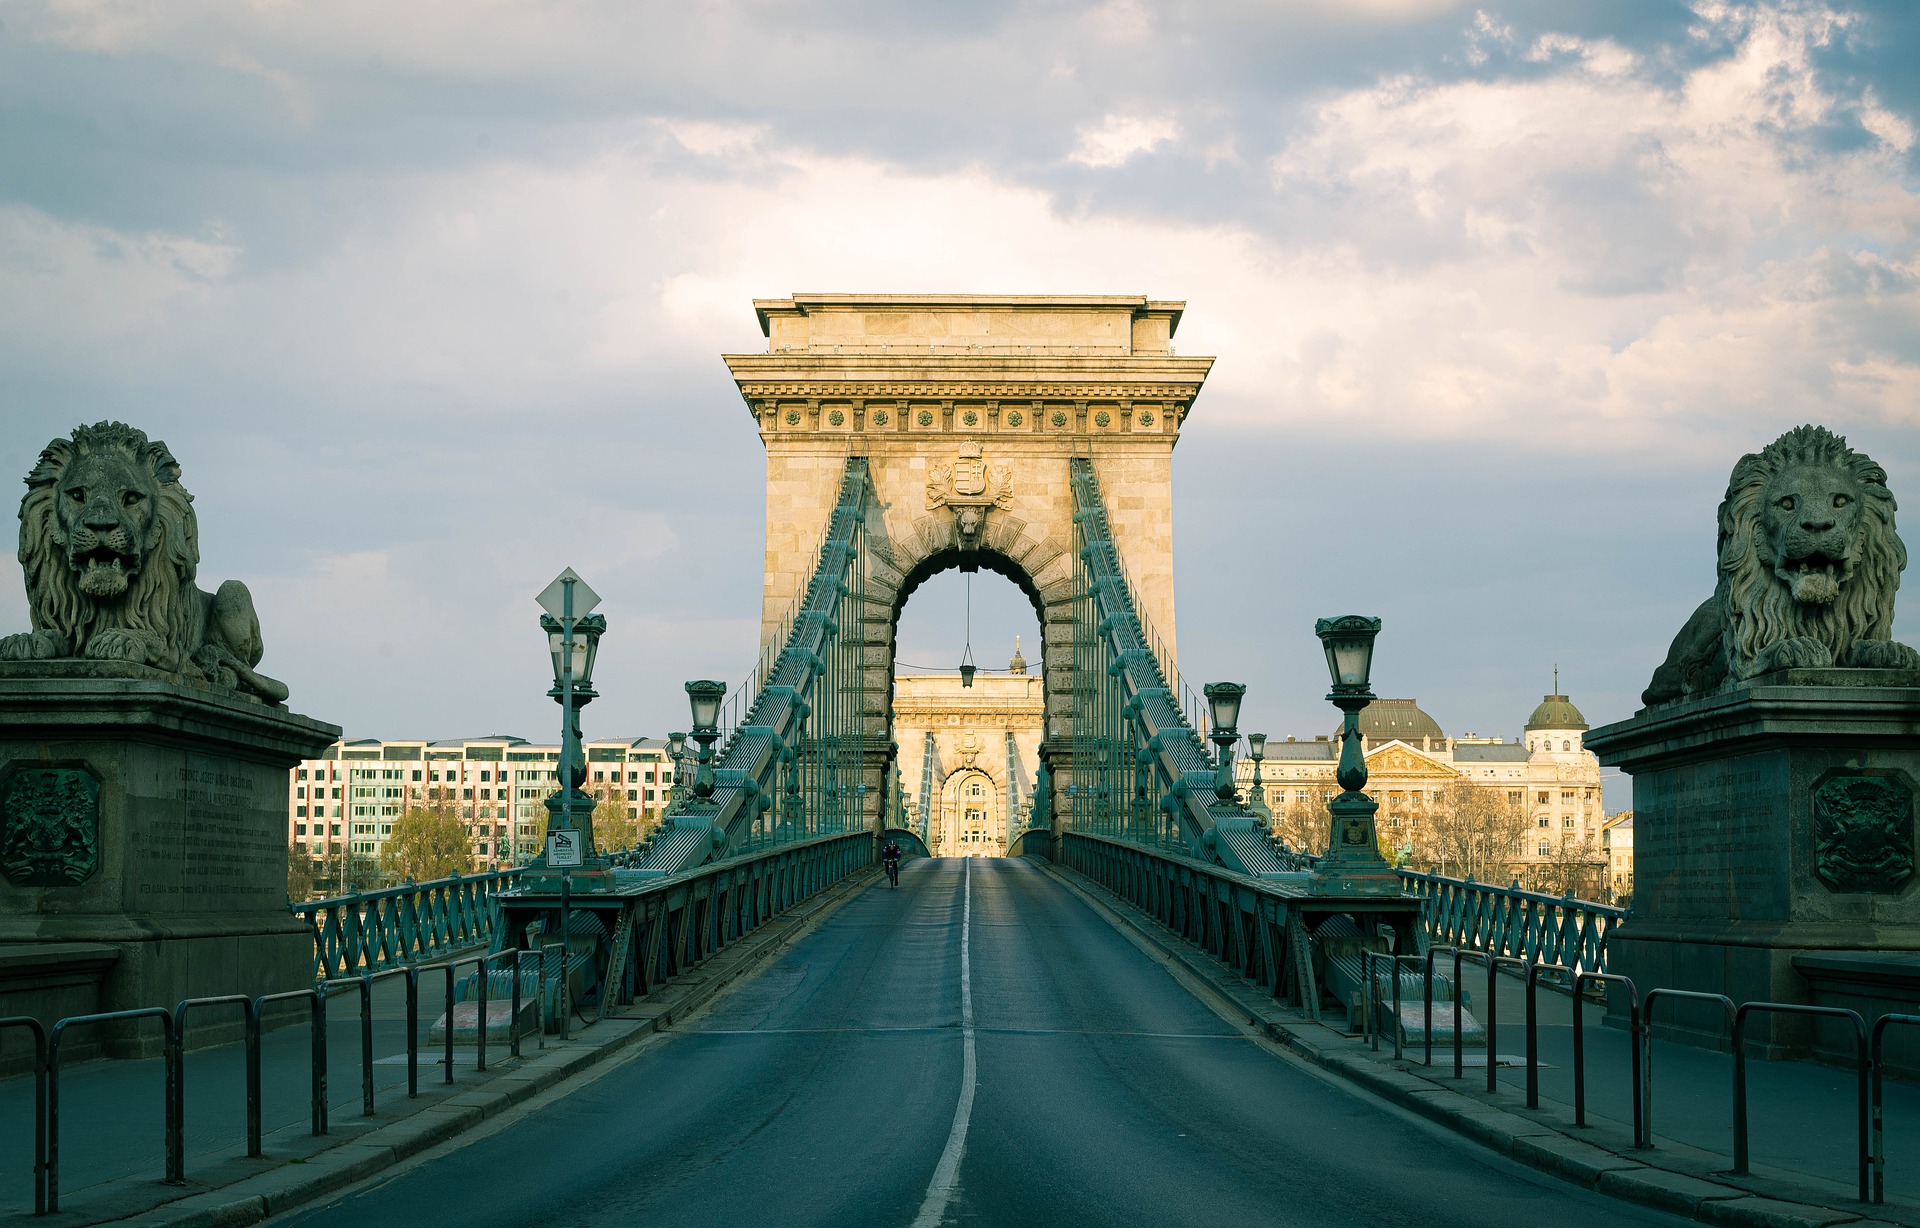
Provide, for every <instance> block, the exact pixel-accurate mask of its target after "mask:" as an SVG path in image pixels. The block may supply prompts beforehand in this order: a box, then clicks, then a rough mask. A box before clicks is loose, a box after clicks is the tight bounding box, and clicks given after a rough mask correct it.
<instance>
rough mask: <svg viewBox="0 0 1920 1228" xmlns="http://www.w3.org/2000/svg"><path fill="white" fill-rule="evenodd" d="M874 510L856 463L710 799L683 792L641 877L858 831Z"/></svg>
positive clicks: (742, 700) (738, 719)
mask: <svg viewBox="0 0 1920 1228" xmlns="http://www.w3.org/2000/svg"><path fill="white" fill-rule="evenodd" d="M872 500H873V483H872V479H871V477H870V476H869V473H868V470H867V462H866V460H865V459H864V458H862V457H849V458H848V459H847V461H846V469H845V472H844V473H843V475H842V477H841V482H840V496H839V499H838V501H837V502H836V504H835V506H834V509H833V513H832V515H831V516H830V517H829V519H828V523H827V530H826V533H825V534H824V535H823V537H822V539H821V543H820V549H819V557H818V559H817V561H816V562H815V565H814V571H813V575H812V576H811V577H810V578H809V579H808V581H807V585H806V587H805V589H803V590H802V595H801V598H800V600H799V601H798V603H797V604H796V605H795V606H794V608H793V610H792V611H791V613H790V614H789V615H787V616H785V617H783V619H782V621H781V630H780V632H779V634H778V639H777V640H775V639H771V638H770V639H769V641H768V643H766V644H763V645H762V646H761V649H760V654H761V655H760V659H759V661H758V662H757V663H756V664H755V666H754V669H753V671H752V673H751V674H750V675H749V676H748V679H747V682H746V683H745V684H744V685H742V686H740V687H738V688H735V690H734V693H733V696H732V698H731V700H730V701H729V704H728V706H727V707H726V709H725V715H724V717H723V734H724V736H723V739H722V742H721V745H720V748H719V751H718V753H717V754H716V755H715V757H714V764H713V775H714V781H715V786H714V791H713V795H712V796H711V797H709V798H698V797H695V796H693V795H692V794H691V792H689V791H683V792H682V796H681V799H680V801H678V802H677V803H675V805H674V806H673V807H672V808H671V809H669V810H668V812H667V814H666V817H665V821H664V823H663V826H662V828H661V829H660V830H659V831H657V832H656V833H655V834H654V837H653V839H652V841H651V843H650V845H649V847H648V849H647V851H646V853H645V856H644V857H643V858H642V859H641V862H640V864H639V865H637V866H635V867H634V868H636V869H640V870H645V871H652V872H655V873H660V874H675V873H678V872H680V871H682V870H685V869H687V868H688V867H691V866H695V865H700V864H702V863H704V862H706V861H709V860H718V859H723V858H726V857H731V856H737V855H740V854H743V853H746V852H749V851H754V850H759V849H764V848H769V847H773V846H776V845H781V844H790V843H794V842H796V841H805V840H813V839H817V838H819V837H822V836H827V835H834V834H838V833H842V832H847V831H851V830H853V829H855V828H856V827H859V826H860V825H861V823H862V821H863V818H864V815H865V814H866V813H867V799H866V793H867V785H866V783H865V781H864V775H865V768H866V760H867V755H866V751H867V746H866V732H865V711H864V699H865V691H864V686H865V678H864V671H865V664H866V663H865V657H864V648H865V643H864V634H865V627H864V622H865V618H866V604H867V550H866V514H867V510H868V508H869V507H870V506H871V504H872Z"/></svg>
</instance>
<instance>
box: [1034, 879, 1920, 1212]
mask: <svg viewBox="0 0 1920 1228" xmlns="http://www.w3.org/2000/svg"><path fill="white" fill-rule="evenodd" d="M1035 861H1036V862H1037V864H1039V866H1040V867H1041V868H1042V869H1043V870H1045V871H1046V872H1047V873H1048V874H1051V875H1053V876H1054V878H1055V879H1057V880H1058V881H1059V882H1060V883H1061V885H1063V886H1065V887H1066V888H1067V889H1068V890H1069V891H1072V892H1073V893H1074V894H1075V895H1077V896H1079V897H1080V899H1081V900H1083V901H1084V902H1085V903H1086V904H1087V905H1088V906H1089V907H1091V908H1092V909H1093V910H1094V911H1095V912H1097V913H1099V914H1100V915H1102V916H1103V917H1105V918H1106V919H1107V920H1108V921H1110V922H1112V923H1113V925H1114V926H1115V927H1116V928H1118V929H1119V930H1120V931H1121V932H1122V934H1124V935H1125V936H1127V937H1128V938H1129V939H1131V940H1132V941H1133V942H1134V944H1135V945H1136V946H1138V947H1140V948H1141V950H1143V951H1145V952H1146V953H1147V954H1148V955H1149V956H1150V957H1152V958H1153V959H1155V960H1156V961H1157V962H1159V963H1161V964H1163V965H1165V966H1166V968H1167V970H1168V972H1169V973H1170V974H1171V975H1172V976H1173V977H1174V979H1175V980H1177V981H1179V982H1180V983H1181V984H1182V985H1183V986H1185V987H1186V988H1187V990H1188V991H1189V992H1190V993H1193V994H1194V996H1196V997H1199V998H1201V999H1203V1000H1208V999H1210V1000H1211V1001H1212V1003H1213V1004H1214V1005H1215V1007H1216V1008H1217V1009H1218V1008H1224V1010H1225V1011H1226V1013H1227V1014H1229V1015H1231V1016H1235V1017H1238V1018H1241V1019H1245V1020H1246V1021H1247V1023H1248V1025H1249V1026H1250V1027H1251V1028H1253V1029H1254V1030H1255V1031H1256V1032H1258V1033H1260V1034H1261V1035H1262V1036H1264V1037H1265V1038H1266V1039H1268V1040H1270V1041H1272V1042H1273V1043H1275V1044H1277V1045H1279V1046H1281V1047H1282V1048H1284V1049H1285V1050H1287V1051H1288V1052H1289V1053H1291V1054H1293V1055H1295V1056H1297V1057H1299V1058H1301V1059H1303V1060H1305V1061H1307V1062H1310V1063H1312V1064H1313V1065H1315V1066H1317V1067H1319V1068H1320V1069H1322V1070H1325V1071H1327V1072H1328V1073H1330V1074H1333V1075H1337V1076H1339V1077H1340V1078H1342V1079H1345V1080H1347V1081H1349V1082H1351V1083H1354V1084H1357V1085H1359V1086H1360V1087H1362V1088H1364V1089H1365V1090H1367V1091H1369V1092H1371V1093H1373V1094H1374V1095H1377V1096H1379V1097H1381V1098H1382V1099H1384V1100H1387V1101H1390V1102H1392V1103H1393V1104H1396V1105H1398V1106H1400V1107H1402V1108H1405V1109H1409V1110H1411V1111H1412V1112H1414V1113H1417V1114H1419V1115H1420V1116H1421V1117H1423V1118H1425V1119H1426V1120H1428V1121H1431V1122H1434V1123H1436V1124H1438V1125H1442V1126H1445V1127H1447V1128H1449V1129H1451V1130H1453V1131H1454V1132H1456V1133H1458V1134H1461V1135H1463V1136H1465V1137H1467V1138H1470V1139H1472V1140H1474V1141H1475V1142H1477V1143H1480V1144H1482V1145H1484V1146H1487V1147H1489V1148H1491V1149H1493V1150H1494V1151H1496V1152H1499V1153H1500V1154H1501V1155H1504V1156H1507V1157H1509V1158H1510V1159H1513V1160H1515V1161H1517V1162H1518V1163H1521V1164H1525V1165H1526V1166H1528V1167H1529V1168H1533V1169H1536V1170H1538V1171H1540V1172H1543V1173H1546V1174H1548V1175H1550V1176H1553V1177H1557V1178H1559V1179H1561V1180H1563V1181H1567V1182H1570V1183H1572V1184H1574V1185H1579V1186H1583V1187H1585V1188H1586V1189H1590V1190H1594V1191H1596V1192H1598V1193H1601V1194H1605V1195H1608V1196H1610V1197H1613V1198H1618V1199H1621V1200H1622V1201H1626V1202H1632V1203H1638V1204H1640V1205H1642V1206H1646V1207H1651V1208H1654V1209H1656V1210H1660V1211H1666V1212H1670V1213H1673V1214H1676V1215H1682V1216H1686V1217H1688V1218H1690V1219H1695V1220H1698V1221H1700V1222H1701V1223H1707V1224H1731V1225H1736V1226H1738V1228H1827V1226H1828V1225H1836V1224H1845V1225H1848V1226H1849V1228H1895V1226H1896V1225H1900V1224H1905V1225H1913V1224H1920V1216H1916V1215H1915V1214H1914V1212H1913V1211H1912V1210H1911V1209H1909V1208H1906V1207H1900V1206H1865V1205H1863V1204H1858V1203H1855V1204H1853V1206H1852V1207H1833V1206H1820V1205H1815V1204H1812V1203H1806V1202H1798V1201H1793V1200H1792V1199H1788V1198H1781V1197H1771V1196H1769V1195H1767V1194H1761V1193H1756V1192H1755V1189H1754V1188H1749V1187H1747V1186H1737V1185H1730V1184H1727V1183H1726V1182H1723V1181H1717V1180H1714V1179H1712V1177H1710V1176H1704V1175H1702V1174H1701V1172H1679V1171H1675V1170H1673V1169H1669V1168H1665V1167H1662V1166H1660V1165H1658V1164H1654V1163H1650V1162H1649V1160H1648V1157H1650V1156H1654V1155H1661V1154H1665V1151H1663V1152H1647V1151H1641V1152H1636V1153H1633V1154H1622V1153H1621V1152H1617V1151H1614V1150H1611V1149H1609V1148H1607V1147H1605V1146H1601V1145H1598V1144H1596V1143H1594V1142H1589V1141H1587V1140H1586V1139H1583V1138H1578V1137H1574V1136H1572V1135H1570V1134H1568V1133H1567V1132H1566V1131H1565V1130H1563V1129H1561V1128H1560V1127H1559V1126H1558V1125H1557V1124H1555V1123H1553V1122H1549V1121H1542V1120H1536V1119H1534V1118H1533V1117H1530V1116H1522V1115H1521V1113H1518V1112H1509V1111H1507V1110H1506V1109H1505V1108H1503V1107H1501V1106H1499V1105H1496V1104H1492V1103H1489V1102H1487V1101H1486V1100H1483V1099H1479V1098H1476V1097H1474V1096H1469V1095H1466V1094H1463V1093H1461V1092H1459V1091H1456V1090H1454V1089H1453V1088H1451V1087H1449V1086H1446V1085H1444V1084H1442V1083H1439V1082H1436V1081H1434V1080H1431V1079H1429V1078H1426V1077H1425V1076H1423V1075H1421V1074H1418V1073H1416V1072H1415V1071H1413V1070H1407V1069H1402V1068H1401V1067H1398V1066H1395V1065H1393V1064H1392V1063H1391V1062H1389V1061H1383V1060H1381V1059H1379V1058H1376V1057H1374V1056H1373V1055H1372V1052H1371V1051H1370V1050H1369V1049H1367V1048H1365V1047H1364V1046H1360V1045H1359V1044H1358V1043H1357V1042H1353V1043H1347V1041H1348V1038H1346V1037H1345V1036H1344V1035H1342V1034H1341V1033H1338V1032H1336V1031H1334V1030H1332V1029H1330V1028H1328V1027H1326V1026H1324V1025H1322V1024H1317V1023H1312V1022H1310V1021H1307V1020H1304V1019H1302V1018H1300V1017H1298V1016H1297V1015H1296V1014H1295V1013H1294V1012H1292V1011H1290V1010H1288V1009H1287V1008H1285V1007H1282V1006H1281V1005H1280V1004H1279V1003H1278V1002H1276V1001H1274V1000H1273V999H1272V998H1270V997H1268V996H1267V994H1266V992H1265V991H1264V990H1261V989H1259V988H1258V987H1256V986H1255V985H1253V984H1252V983H1251V982H1249V981H1247V980H1245V979H1243V978H1241V977H1239V976H1237V975H1236V974H1234V973H1233V972H1232V971H1230V970H1229V969H1228V968H1227V967H1226V966H1225V965H1223V964H1221V963H1219V962H1218V961H1216V960H1215V959H1213V958H1212V957H1211V956H1209V955H1207V954H1206V953H1205V952H1203V951H1202V950H1200V948H1198V947H1196V946H1194V945H1193V944H1191V943H1189V942H1187V941H1186V940H1185V939H1183V938H1181V937H1179V936H1178V935H1176V934H1174V933H1173V932H1172V931H1171V930H1169V929H1167V928H1166V927H1165V926H1163V925H1161V924H1160V923H1159V922H1158V921H1156V920H1154V919H1153V918H1152V917H1149V916H1148V915H1147V914H1145V913H1144V912H1141V911H1140V910H1139V909H1137V908H1135V907H1134V906H1133V905H1132V904H1130V903H1128V902H1126V901H1125V900H1122V899H1120V898H1119V897H1118V896H1115V895H1113V894H1112V893H1110V892H1108V891H1107V890H1106V889H1105V888H1103V887H1101V886H1100V885H1099V884H1097V883H1095V882H1094V881H1093V880H1091V879H1089V878H1086V877H1085V876H1083V875H1081V874H1080V873H1078V872H1077V871H1074V870H1070V869H1068V868H1066V867H1064V866H1059V865H1055V864H1053V863H1052V862H1051V861H1042V860H1040V859H1037V858H1036V859H1035ZM1330 1042H1331V1043H1330ZM1542 1103H1543V1104H1544V1103H1551V1102H1550V1101H1546V1100H1545V1099H1544V1098H1543V1101H1542ZM1671 1150H1672V1151H1673V1152H1676V1153H1684V1154H1686V1155H1688V1156H1689V1157H1692V1156H1698V1157H1705V1156H1706V1153H1699V1152H1691V1151H1690V1149H1685V1148H1680V1147H1674V1148H1672V1149H1671ZM1698 1167H1702V1168H1704V1167H1706V1166H1705V1165H1700V1166H1698ZM1750 1180H1751V1182H1752V1185H1753V1186H1755V1187H1762V1188H1764V1187H1767V1186H1769V1185H1771V1184H1774V1183H1772V1182H1770V1181H1768V1180H1767V1179H1765V1178H1751V1179H1750ZM1775 1192H1777V1191H1775ZM1814 1192H1816V1191H1810V1190H1807V1191H1796V1193H1801V1194H1807V1193H1814ZM1889 1214H1891V1215H1894V1216H1897V1217H1898V1218H1897V1219H1876V1218H1873V1217H1874V1216H1875V1215H1889Z"/></svg>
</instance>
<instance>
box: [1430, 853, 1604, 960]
mask: <svg viewBox="0 0 1920 1228" xmlns="http://www.w3.org/2000/svg"><path fill="white" fill-rule="evenodd" d="M1400 879H1401V881H1402V882H1404V883H1405V884H1406V885H1407V890H1408V891H1410V892H1412V893H1413V894H1415V895H1417V896H1419V897H1420V898H1421V899H1422V900H1424V901H1425V904H1424V906H1423V907H1422V910H1421V911H1422V913H1423V914H1424V922H1425V925H1426V928H1427V937H1428V938H1430V939H1431V940H1432V941H1434V942H1436V943H1439V944H1442V945H1445V946H1455V947H1466V948H1470V949H1472V950H1476V951H1486V952H1489V953H1491V954H1494V955H1504V956H1508V957H1510V958H1513V959H1519V960H1525V961H1526V962H1527V963H1530V964H1560V965H1562V966H1564V967H1568V968H1572V969H1575V970H1576V971H1579V972H1605V971H1606V970H1607V935H1608V934H1610V933H1612V932H1613V928H1614V926H1616V925H1619V924H1620V923H1621V922H1622V921H1624V920H1626V919H1627V910H1626V909H1624V908H1614V907H1612V906H1610V905H1606V904H1595V903H1592V902H1591V901H1588V900H1576V899H1574V898H1573V897H1571V896H1552V895H1545V894H1542V893H1540V892H1537V891H1523V890H1521V889H1520V888H1518V887H1494V886H1490V885H1489V884H1486V883H1476V882H1472V881H1470V880H1462V879H1458V878H1442V877H1441V876H1440V875H1438V874H1419V873H1416V872H1414V871H1412V870H1402V871H1400Z"/></svg>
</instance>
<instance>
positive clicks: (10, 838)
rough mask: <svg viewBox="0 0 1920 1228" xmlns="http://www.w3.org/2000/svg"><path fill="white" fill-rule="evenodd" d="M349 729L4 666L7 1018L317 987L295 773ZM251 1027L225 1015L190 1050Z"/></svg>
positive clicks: (197, 695)
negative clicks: (293, 875) (297, 848)
mask: <svg viewBox="0 0 1920 1228" xmlns="http://www.w3.org/2000/svg"><path fill="white" fill-rule="evenodd" d="M339 736H340V730H339V729H338V728H337V727H336V726H333V725H327V724H324V723H322V722H319V721H315V720H311V719H309V718H307V717H304V716H297V715H295V714H293V713H291V712H288V711H287V710H286V709H285V708H279V707H273V706H269V705H267V704H264V703H261V702H259V701H257V700H253V699H250V698H247V697H245V696H242V695H238V694H235V693H233V692H229V691H224V690H210V689H207V688H204V687H196V686H191V685H188V684H186V683H185V682H184V681H183V680H182V679H180V678H178V677H177V676H174V675H169V674H166V673H163V672H161V671H159V670H155V669H150V668H147V667H145V666H139V665H132V664H124V663H118V662H92V661H86V662H76V661H58V662H28V663H14V662H9V663H4V664H0V971H3V972H4V975H0V1014H30V1015H35V1016H37V1017H40V1018H41V1019H42V1020H43V1022H46V1023H48V1024H51V1023H52V1022H53V1020H54V1019H56V1018H58V1017H60V1016H63V1015H70V1014H78V1013H83V1012H84V1011H95V1010H97V1011H108V1010H124V1009H130V1008H134V1007H143V1006H172V1005H173V1004H174V1003H175V1002H177V1001H179V1000H180V999H182V998H189V997H202V996H210V995H215V994H231V993H246V994H250V995H257V994H262V993H269V992H277V991H280V990H287V989H298V988H301V987H303V986H306V985H308V984H311V983H312V979H313V940H312V936H311V933H310V931H309V930H308V928H307V926H306V925H305V923H304V922H302V921H300V920H299V919H298V918H296V917H294V916H293V915H292V914H291V913H290V912H289V911H288V908H287V780H288V769H290V768H291V767H293V766H294V765H295V764H296V763H298V762H299V761H300V760H301V759H302V758H307V757H311V756H313V755H316V754H318V753H320V751H321V750H322V749H324V748H325V747H326V746H328V745H329V744H330V743H332V742H334V741H335V740H337V739H338V738H339ZM235 1020H236V1022H231V1023H230V1022H229V1021H228V1020H227V1018H226V1014H225V1012H219V1011H208V1012H206V1013H205V1014H203V1015H201V1016H200V1017H199V1018H198V1019H197V1020H196V1022H195V1024H194V1031H193V1034H192V1037H190V1042H191V1040H192V1038H193V1037H198V1038H200V1039H212V1038H215V1037H218V1036H220V1035H222V1034H226V1035H236V1034H237V1031H236V1029H237V1014H236V1016H235ZM90 1031H92V1032H93V1035H92V1036H89V1035H85V1034H79V1033H76V1034H75V1035H74V1037H73V1040H74V1042H75V1044H76V1046H77V1047H80V1048H82V1049H85V1048H91V1047H92V1045H93V1043H94V1042H96V1041H97V1042H98V1043H102V1044H104V1045H105V1046H106V1048H107V1051H109V1052H114V1053H123V1052H124V1053H132V1052H153V1051H156V1050H157V1046H158V1043H159V1040H158V1036H159V1031H158V1028H157V1027H151V1026H149V1027H148V1028H146V1029H144V1030H139V1031H129V1030H122V1031H120V1032H111V1031H101V1030H90ZM9 1043H10V1045H16V1046H17V1045H18V1044H19V1041H18V1038H17V1036H16V1037H13V1038H9ZM64 1047H65V1043H64V1042H63V1048H64ZM5 1052H7V1053H9V1054H10V1053H11V1052H12V1049H11V1048H9V1049H8V1050H6V1051H5Z"/></svg>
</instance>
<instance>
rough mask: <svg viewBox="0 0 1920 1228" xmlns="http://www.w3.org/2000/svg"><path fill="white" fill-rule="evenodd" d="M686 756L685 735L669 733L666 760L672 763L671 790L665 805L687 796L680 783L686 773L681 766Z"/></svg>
mask: <svg viewBox="0 0 1920 1228" xmlns="http://www.w3.org/2000/svg"><path fill="white" fill-rule="evenodd" d="M686 754H687V735H686V734H684V733H670V734H668V735H667V758H668V759H670V760H671V761H672V762H673V790H672V792H670V793H668V794H667V804H668V805H672V804H673V803H675V802H677V801H679V800H680V799H681V798H683V797H685V796H686V795H687V790H686V786H685V785H684V784H682V783H681V782H682V781H683V780H684V779H685V776H686V773H685V772H684V771H682V770H681V769H682V766H683V763H684V760H685V758H686Z"/></svg>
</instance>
